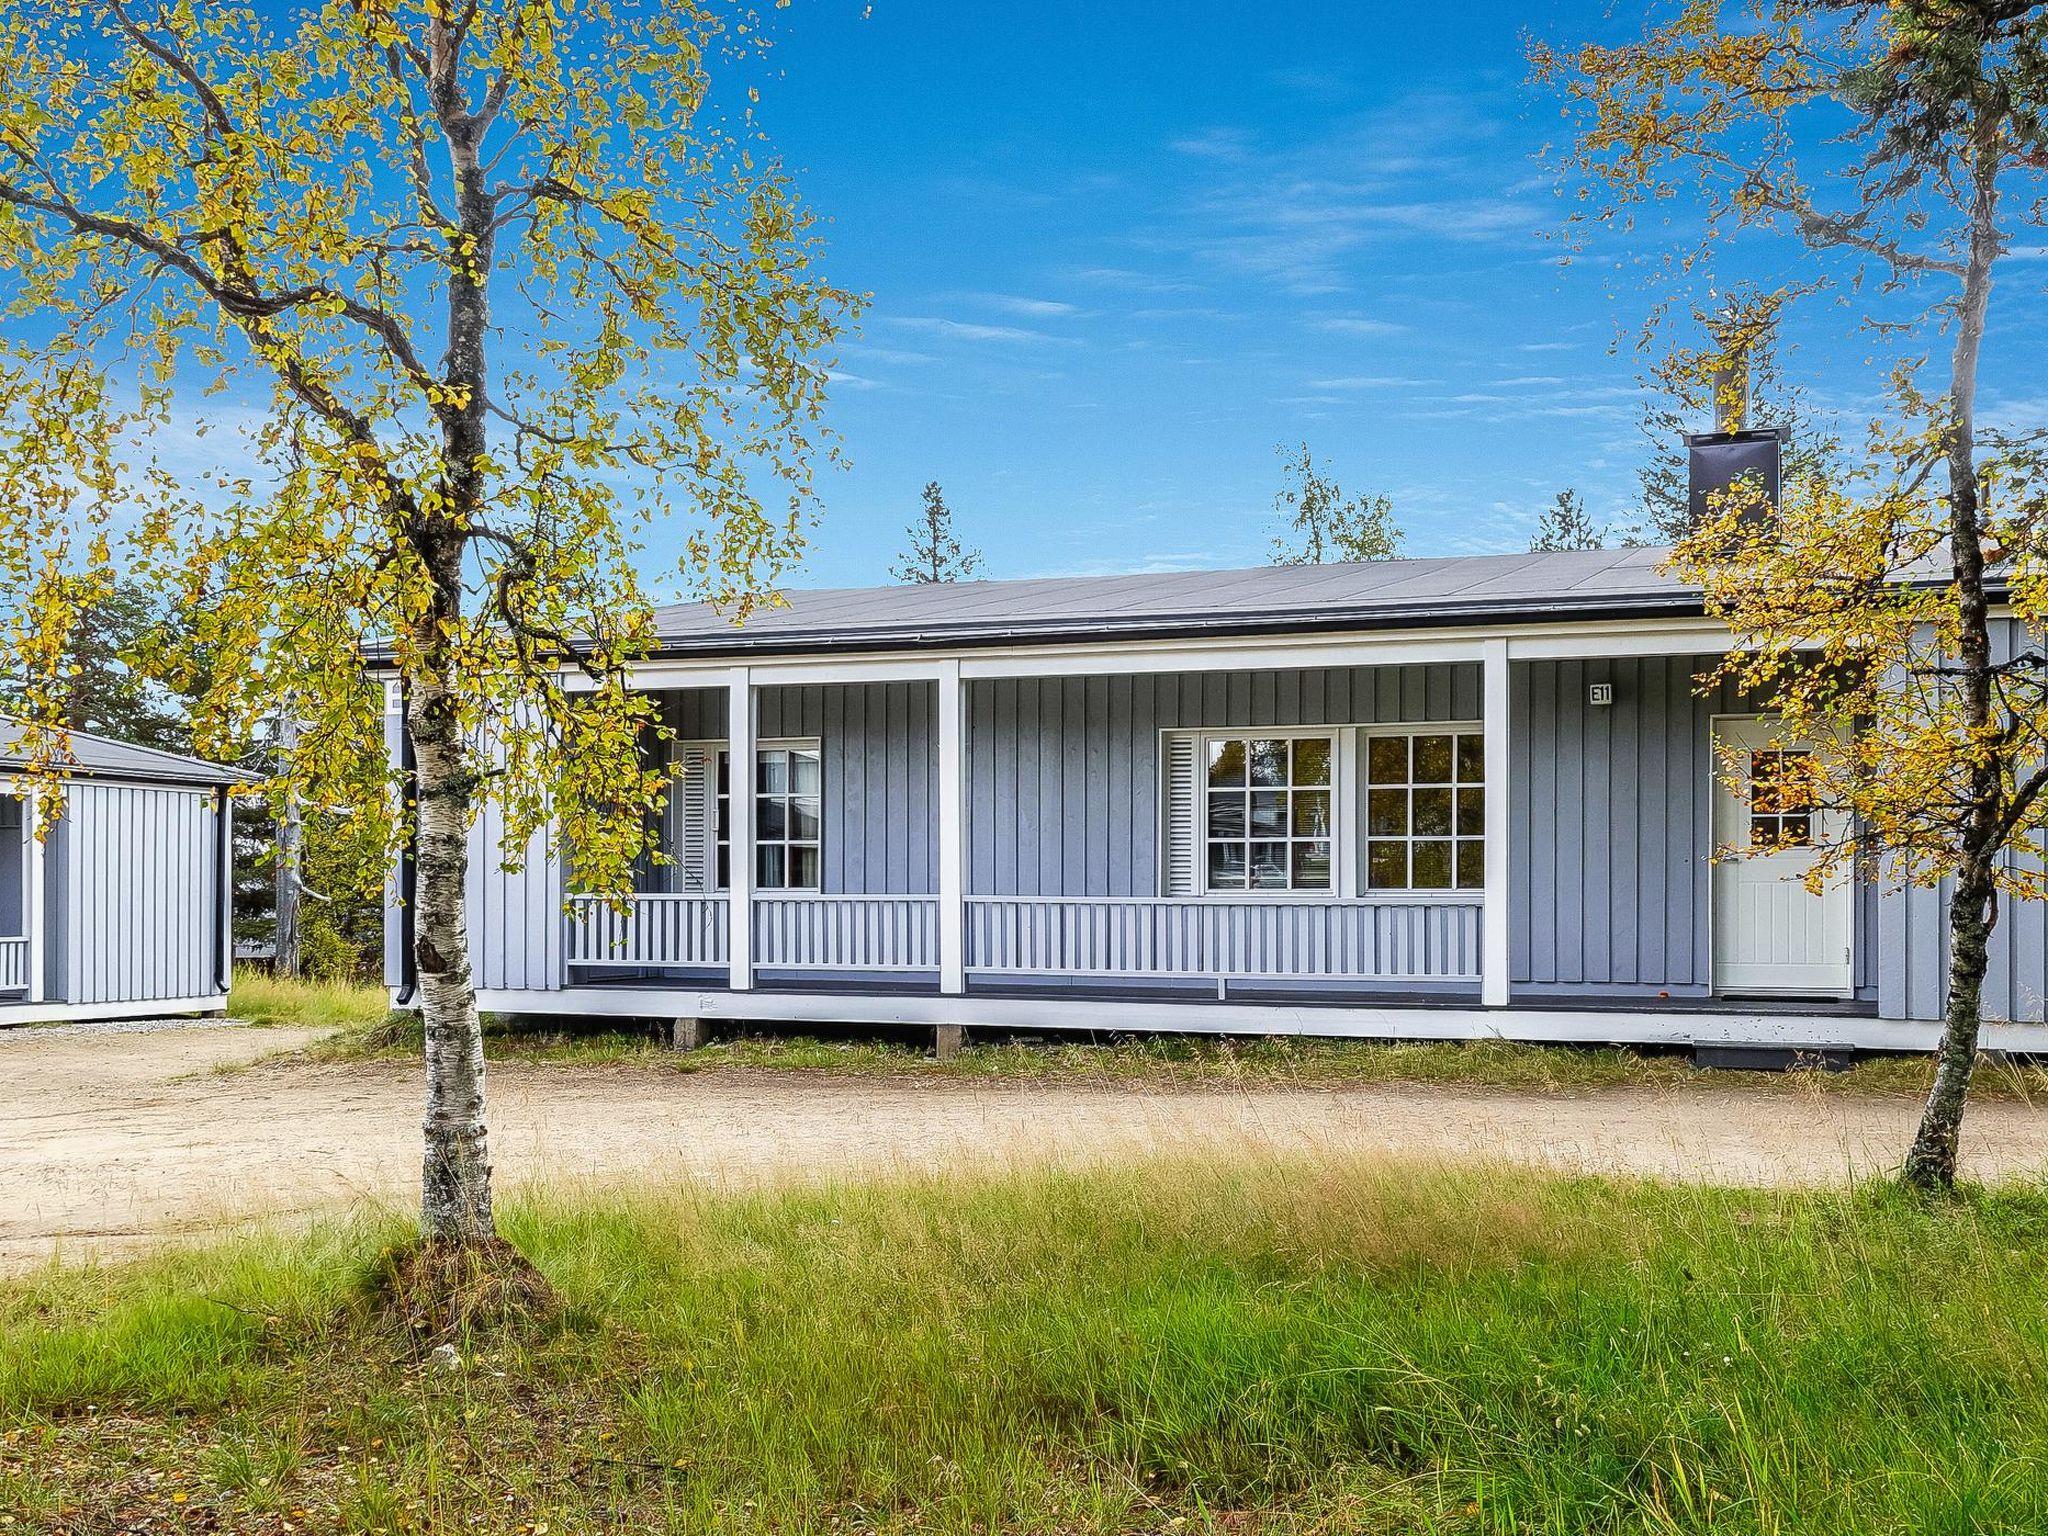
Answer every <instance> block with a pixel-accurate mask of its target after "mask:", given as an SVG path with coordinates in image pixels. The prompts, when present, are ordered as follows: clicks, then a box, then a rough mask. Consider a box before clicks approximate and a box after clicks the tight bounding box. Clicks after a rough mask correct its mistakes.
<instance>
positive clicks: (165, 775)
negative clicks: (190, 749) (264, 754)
mask: <svg viewBox="0 0 2048 1536" xmlns="http://www.w3.org/2000/svg"><path fill="white" fill-rule="evenodd" d="M71 758H72V760H71V761H70V762H68V763H65V764H64V765H63V772H64V773H65V775H66V776H68V777H71V778H80V779H123V780H127V781H129V782H131V783H147V784H211V785H222V784H245V783H250V782H253V780H254V779H255V777H256V776H255V775H254V774H251V773H245V772H244V771H243V770H242V769H240V768H228V767H223V766H222V765H221V764H219V763H209V762H206V761H205V760H204V759H202V758H197V757H182V756H180V755H179V754H178V753H176V752H159V751H157V750H156V749H155V748H154V747H138V746H134V745H132V744H131V743H129V742H125V741H115V740H114V739H113V738H112V737H110V736H94V735H92V734H91V733H90V732H87V731H73V732H71ZM25 762H26V759H25V758H24V756H23V754H22V751H21V727H20V726H19V725H17V724H16V723H15V722H14V721H12V720H5V719H0V770H5V769H10V768H20V767H22V766H24V764H25Z"/></svg>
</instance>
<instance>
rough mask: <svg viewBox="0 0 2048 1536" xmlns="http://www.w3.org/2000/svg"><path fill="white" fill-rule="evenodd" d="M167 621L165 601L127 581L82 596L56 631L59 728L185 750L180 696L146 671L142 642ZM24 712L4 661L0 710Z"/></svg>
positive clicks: (155, 638) (187, 736)
mask: <svg viewBox="0 0 2048 1536" xmlns="http://www.w3.org/2000/svg"><path fill="white" fill-rule="evenodd" d="M173 622H174V617H173V615H172V613H171V611H170V608H169V606H168V605H167V604H166V603H164V602H162V601H160V600H159V599H157V598H156V597H154V596H153V595H152V594H151V593H149V592H148V591H147V590H146V589H144V588H143V587H141V586H139V585H137V584H136V583H134V582H128V581H122V582H116V583H114V584H113V585H110V586H108V587H107V588H106V589H105V590H104V591H103V592H100V593H98V594H96V595H94V596H93V597H91V598H89V599H88V600H87V601H86V603H85V605H84V607H83V608H82V609H81V610H80V611H79V614H78V617H77V619H76V621H75V622H74V624H73V626H72V628H71V630H70V632H69V633H68V634H67V635H66V636H65V637H64V663H65V672H64V676H63V678H62V680H61V681H60V682H59V683H58V685H57V692H58V702H59V707H60V709H61V711H62V714H63V726H64V729H66V730H68V731H88V732H90V733H91V734H93V735H95V736H111V737H112V738H113V739H114V740H116V741H126V742H132V743H133V744H134V745H136V746H138V747H155V748H156V749H157V750H158V751H160V752H188V751H190V750H191V729H190V726H189V725H188V723H187V721H186V718H185V707H184V703H183V701H182V700H180V699H179V698H178V697H177V696H176V695H175V694H173V693H172V692H171V691H170V690H169V689H168V688H165V687H164V686H163V685H162V684H161V683H159V682H158V681H157V680H156V679H154V678H152V677H151V676H150V675H149V671H148V651H149V649H150V647H151V646H152V645H153V644H157V643H161V641H162V640H163V639H164V638H165V636H166V634H167V631H168V626H169V625H171V624H172V623H173ZM7 659H10V660H11V658H7ZM27 711H28V701H27V698H26V689H25V686H24V679H23V678H22V677H21V676H20V675H19V668H18V667H17V666H11V665H10V666H5V667H4V670H0V714H9V715H16V716H19V715H22V714H25V713H27Z"/></svg>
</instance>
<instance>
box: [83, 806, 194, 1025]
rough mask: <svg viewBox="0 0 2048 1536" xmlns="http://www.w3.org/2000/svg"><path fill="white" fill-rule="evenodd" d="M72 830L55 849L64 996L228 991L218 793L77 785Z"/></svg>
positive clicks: (133, 998) (100, 999) (113, 999)
mask: <svg viewBox="0 0 2048 1536" xmlns="http://www.w3.org/2000/svg"><path fill="white" fill-rule="evenodd" d="M62 829H63V835H62V837H61V839H58V840H56V841H55V843H54V846H50V845H46V850H45V858H46V859H52V858H54V860H55V861H56V862H57V863H59V864H61V866H62V875H61V879H60V880H59V881H58V882H57V892H58V893H59V899H58V900H57V901H53V903H52V906H53V908H56V909H57V910H58V911H61V912H62V914H63V915H62V929H63V933H64V942H63V945H62V949H61V953H60V954H59V955H58V956H57V957H56V959H55V965H54V967H53V969H54V970H55V973H56V974H55V977H54V980H55V982H56V987H55V988H54V990H53V998H54V999H55V1000H61V1001H63V1002H67V1003H125V1002H149V1001H158V1000H167V999H171V998H190V997H212V996H215V995H217V993H218V985H217V982H218V968H219V959H218V954H217V951H216V945H217V943H218V941H219V935H218V933H217V932H216V929H215V922H216V900H217V896H218V890H219V880H220V875H219V847H220V844H219V830H218V825H217V820H216V815H215V811H214V798H213V794H212V792H211V791H207V790H193V789H154V788H148V787H144V786H137V785H127V784H91V783H73V784H71V785H69V786H67V788H66V791H65V799H64V819H63V822H62ZM53 915H54V913H53Z"/></svg>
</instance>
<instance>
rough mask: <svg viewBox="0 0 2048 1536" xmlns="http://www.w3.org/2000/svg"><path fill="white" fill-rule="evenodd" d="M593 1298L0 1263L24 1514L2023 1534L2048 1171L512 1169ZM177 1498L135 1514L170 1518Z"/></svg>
mask: <svg viewBox="0 0 2048 1536" xmlns="http://www.w3.org/2000/svg"><path fill="white" fill-rule="evenodd" d="M507 1227H508V1231H509V1232H510V1235H512V1236H513V1237H514V1239H515V1240H516V1241H517V1242H518V1243H519V1244H520V1246H521V1247H522V1248H523V1249H524V1250H525V1251H526V1252H527V1253H528V1254H530V1255H531V1256H532V1257H533V1258H534V1259H535V1261H536V1262H537V1263H538V1264H539V1265H540V1266H541V1267H542V1269H543V1270H544V1271H545V1272H546V1274H547V1275H548V1277H549V1278H550V1280H551V1281H552V1283H553V1284H554V1286H555V1287H556V1288H557V1290H558V1291H559V1292H560V1294H561V1295H562V1297H563V1298H564V1299H565V1302H566V1304H567V1307H566V1312H565V1317H564V1321H563V1322H562V1323H561V1324H559V1325H558V1326H556V1327H554V1328H552V1329H550V1330H547V1331H544V1332H541V1331H536V1332H534V1333H532V1334H531V1335H529V1336H524V1337H519V1336H500V1337H497V1338H491V1339H473V1340H466V1341H464V1342H463V1344H462V1345H461V1346H460V1349H459V1352H460V1354H461V1355H462V1357H463V1364H462V1365H461V1367H460V1368H457V1369H439V1368H436V1367H434V1366H433V1365H431V1364H430V1363H428V1362H425V1361H422V1360H420V1359H418V1358H416V1357H415V1356H413V1355H412V1354H410V1353H409V1352H408V1351H407V1349H406V1348H405V1347H404V1345H403V1344H402V1343H401V1342H400V1340H399V1339H398V1338H397V1337H395V1336H394V1335H393V1334H391V1333H390V1332H388V1331H386V1330H385V1329H384V1328H383V1327H382V1326H380V1325H379V1324H378V1323H377V1322H375V1321H374V1320H373V1319H372V1318H371V1317H369V1316H368V1315H366V1314H365V1312H364V1311H363V1310H362V1308H361V1306H360V1303H359V1301H358V1298H359V1296H360V1286H361V1284H362V1277H363V1276H364V1275H365V1274H366V1272H367V1271H368V1268H369V1266H370V1260H371V1257H372V1255H373V1254H374V1253H375V1251H376V1250H377V1248H378V1245H379V1244H380V1242H382V1241H384V1240H386V1239H388V1238H390V1237H391V1236H393V1235H394V1234H395V1233H396V1231H397V1228H396V1227H395V1226H391V1225H382V1224H379V1223H377V1222H366V1223H364V1224H361V1225H357V1226H352V1227H338V1228H330V1229H325V1230H322V1231H319V1232H317V1233H315V1234H313V1235H311V1236H307V1237H302V1238H298V1239H284V1238H278V1237H272V1238H268V1239H250V1240H245V1241H242V1242H238V1243H234V1244H231V1245H228V1246H224V1247H218V1248H214V1249H210V1250H205V1251H201V1252H196V1253H187V1254H182V1255H178V1256H167V1257H163V1258H159V1259H155V1260H151V1261H148V1262H146V1263H144V1264H142V1265H139V1266H134V1267H116V1268H108V1269H102V1270H68V1271H56V1272H51V1273H48V1274H45V1275H43V1276H40V1277H38V1278H36V1279H34V1280H32V1281H29V1282H27V1283H23V1284H17V1285H15V1286H13V1287H11V1288H5V1289H0V1509H4V1510H8V1511H12V1512H15V1514H16V1515H17V1517H18V1519H19V1521H20V1522H21V1523H20V1525H19V1526H18V1527H17V1528H25V1529H33V1530H55V1531H71V1532H101V1531H108V1532H111V1531H115V1530H126V1529H141V1528H148V1529H159V1530H163V1529H172V1530H176V1529H191V1530H233V1531H237V1532H270V1531H283V1530H285V1529H287V1528H291V1529H297V1530H349V1531H372V1530H375V1531H409V1532H453V1531H457V1530H461V1531H486V1532H493V1533H497V1532H502V1533H512V1532H519V1533H522V1536H536V1533H539V1532H541V1531H543V1530H546V1531H553V1532H569V1531H576V1532H582V1531H627V1530H632V1531H652V1532H691V1533H699V1532H710V1533H719V1532H767V1531H774V1532H806V1533H809V1532H817V1533H827V1532H849V1531H885V1532H910V1531H917V1532H928V1531H930V1532H961V1533H965V1532H1006V1533H1007V1532H1045V1533H1052V1532H1124V1531H1142V1532H1161V1533H1175V1532H1189V1531H1219V1532H1230V1533H1237V1536H1243V1533H1265V1532H1304V1533H1305V1532H1311V1531H1313V1532H1339V1531H1343V1532H1353V1531H1356V1532H1387V1533H1392V1532H1431V1533H1437V1532H1441V1533H1461V1536H1462V1533H1502V1536H1505V1533H1509V1532H1515V1533H1560V1536H1562V1533H1571V1536H1585V1533H1604V1532H1615V1533H1620V1532H1629V1533H1635V1532H1642V1533H1659V1536H1662V1533H1675V1532H1727V1533H1789V1532H1795V1531H1796V1532H1801V1533H1808V1532H1814V1533H1844V1536H1847V1533H1863V1532H1901V1531H1953V1532H1965V1531H1967V1532H1985V1533H2000V1532H2012V1533H2018V1532H2023V1531H2024V1532H2038V1531H2039V1530H2040V1529H2041V1520H2042V1514H2043V1511H2048V1288H2044V1287H2043V1286H2041V1284H2040V1283H2039V1277H2040V1263H2041V1252H2042V1248H2043V1245H2044V1243H2048V1192H2044V1191H2043V1190H2040V1189H2012V1190H2006V1191H2003V1192H2000V1193H1997V1194H1977V1195H1974V1196H1972V1197H1971V1198H1969V1199H1968V1200H1966V1201H1965V1202H1963V1203H1960V1204H1957V1205H1954V1206H1949V1207H1935V1208H1929V1207H1923V1206H1921V1205H1919V1204H1916V1203H1914V1202H1912V1201H1910V1200H1908V1199H1906V1198H1904V1197H1903V1196H1900V1195H1898V1194H1897V1193H1896V1192H1894V1191H1892V1190H1890V1189H1889V1188H1884V1189H1879V1188H1870V1189H1864V1190H1860V1191H1853V1192H1846V1193H1810V1192H1809V1193H1796V1194H1795V1193H1767V1192H1735V1191H1727V1190H1712V1189H1676V1188H1669V1187H1663V1186H1658V1185H1653V1184H1635V1183H1615V1182H1606V1181H1597V1180H1559V1179H1550V1178H1544V1177H1539V1176H1535V1175H1529V1174H1519V1173H1515V1174H1511V1173H1506V1172H1502V1171H1497V1170H1474V1171H1445V1170H1440V1169H1432V1168H1417V1167H1404V1166H1399V1165H1390V1164H1385V1163H1372V1162H1360V1161H1347V1160H1344V1159H1340V1158H1332V1157H1322V1158H1317V1159H1312V1160H1278V1161H1266V1160H1251V1161H1242V1160H1240V1161H1234V1162H1223V1161H1203V1162H1175V1163H1161V1164H1135V1165H1127V1166H1123V1167H1119V1168H1116V1169H1112V1170H1105V1171H1098V1172H1093V1173H1087V1174H1075V1173H1067V1174H1034V1175H1030V1176H1014V1175H1012V1176H1005V1177H994V1178H985V1179H979V1180H934V1181H929V1182H916V1183H889V1184H881V1185H869V1186H856V1187H849V1188H843V1189H833V1190H825V1191H816V1190H811V1191H801V1192H791V1191H785V1192H779V1193H765V1194H759V1195H755V1196H749V1197H712V1196H709V1195H705V1194H702V1193H693V1192H691V1191H670V1192H667V1193H663V1194H652V1193H650V1194H647V1195H644V1196H641V1197H638V1198H622V1197H618V1196H608V1197H606V1198H605V1199H604V1201H602V1202H601V1203H600V1202H598V1201H596V1200H594V1199H591V1198H587V1197H580V1196H578V1195H576V1194H575V1193H574V1192H569V1191H563V1192H558V1193H557V1194H555V1195H553V1196H552V1197H547V1198H542V1199H540V1200H538V1201H537V1202H535V1203H528V1204H523V1205H520V1206H518V1207H516V1208H514V1209H512V1210H511V1211H510V1212H509V1213H508V1217H507ZM152 1522H153V1523H152Z"/></svg>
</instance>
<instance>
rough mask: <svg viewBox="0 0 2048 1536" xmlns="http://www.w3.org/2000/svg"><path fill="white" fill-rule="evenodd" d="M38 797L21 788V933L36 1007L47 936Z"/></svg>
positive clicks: (30, 992) (40, 993) (43, 981)
mask: <svg viewBox="0 0 2048 1536" xmlns="http://www.w3.org/2000/svg"><path fill="white" fill-rule="evenodd" d="M40 799H41V797H40V796H39V795H38V794H37V793H36V791H35V790H33V789H30V788H28V787H27V786H26V785H24V786H23V788H22V792H21V835H22V844H21V931H22V935H23V937H25V938H26V939H27V940H28V944H27V946H26V949H27V955H26V960H27V964H28V1000H29V1001H30V1002H32V1003H40V1002H41V1001H42V1000H43V990H44V988H45V986H46V985H47V978H46V977H45V975H44V970H45V968H46V967H45V961H44V957H43V945H44V942H45V939H46V935H47V934H48V932H49V926H50V925H49V913H48V900H49V896H48V892H47V891H45V890H44V888H43V840H42V839H41V838H40V837H38V836H36V831H37V827H36V821H37V817H38V815H39V813H40V805H39V801H40Z"/></svg>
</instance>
